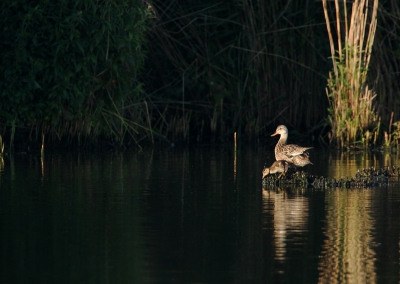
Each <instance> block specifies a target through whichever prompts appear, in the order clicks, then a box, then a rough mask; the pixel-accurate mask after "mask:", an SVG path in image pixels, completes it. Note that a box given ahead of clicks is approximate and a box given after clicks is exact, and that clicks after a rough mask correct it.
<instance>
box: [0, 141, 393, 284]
mask: <svg viewBox="0 0 400 284" xmlns="http://www.w3.org/2000/svg"><path fill="white" fill-rule="evenodd" d="M271 154H272V151H271V150H270V149H263V148H260V149H248V150H244V149H243V150H239V151H238V152H237V153H236V154H235V152H234V151H233V149H232V148H213V147H209V148H196V149H192V150H179V149H150V150H144V151H142V152H124V153H101V154H96V153H45V155H44V157H43V159H41V156H40V154H28V155H22V154H14V156H13V157H9V156H6V157H4V160H2V161H1V162H0V202H1V203H0V230H1V231H0V234H1V235H0V241H1V245H0V248H1V250H0V253H1V264H0V271H1V272H0V283H1V284H3V283H399V281H400V269H399V268H400V267H399V257H400V252H399V251H400V247H399V242H400V187H399V183H398V180H397V179H391V180H390V181H389V186H385V187H375V188H356V189H339V188H336V189H326V190H321V189H312V188H302V187H289V188H263V187H262V183H261V170H262V168H263V167H264V165H265V164H267V165H269V164H271V163H272V161H273V157H272V156H271ZM311 160H312V161H313V163H314V165H313V166H308V167H306V168H305V170H306V171H307V172H309V173H312V174H316V175H324V176H327V177H330V178H332V177H337V178H340V177H346V176H354V174H355V173H356V171H357V169H358V168H366V167H372V166H375V167H378V168H379V167H382V166H385V165H386V166H388V165H397V166H400V159H399V155H398V154H393V153H383V152H382V153H381V152H374V153H373V152H367V153H365V152H358V153H353V152H347V153H338V152H330V153H325V152H321V151H317V150H315V151H314V152H312V153H311Z"/></svg>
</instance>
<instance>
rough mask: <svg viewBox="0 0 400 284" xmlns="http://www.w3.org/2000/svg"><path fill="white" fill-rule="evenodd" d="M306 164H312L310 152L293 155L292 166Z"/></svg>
mask: <svg viewBox="0 0 400 284" xmlns="http://www.w3.org/2000/svg"><path fill="white" fill-rule="evenodd" d="M307 165H313V163H311V161H310V154H308V152H304V153H303V154H301V155H297V156H294V157H293V159H292V167H293V166H294V167H304V166H307Z"/></svg>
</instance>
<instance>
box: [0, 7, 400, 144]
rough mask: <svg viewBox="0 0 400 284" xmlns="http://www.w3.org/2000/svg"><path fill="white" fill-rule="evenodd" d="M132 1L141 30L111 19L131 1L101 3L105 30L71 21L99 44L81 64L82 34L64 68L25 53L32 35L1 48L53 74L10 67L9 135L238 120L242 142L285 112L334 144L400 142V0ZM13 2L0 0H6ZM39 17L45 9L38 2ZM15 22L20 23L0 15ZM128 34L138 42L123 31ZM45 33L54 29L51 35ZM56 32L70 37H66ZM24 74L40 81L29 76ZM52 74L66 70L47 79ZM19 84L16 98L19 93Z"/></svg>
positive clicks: (63, 139) (134, 130) (76, 136)
mask: <svg viewBox="0 0 400 284" xmlns="http://www.w3.org/2000/svg"><path fill="white" fill-rule="evenodd" d="M85 1H87V0H80V3H81V2H82V3H83V2H85ZM87 2H88V3H91V5H103V3H97V2H96V3H94V2H90V1H87ZM43 3H44V2H43ZM132 3H133V2H132ZM132 3H130V4H128V5H131V4H132ZM134 3H135V4H137V5H139V6H138V7H139V10H138V11H141V12H140V14H138V15H137V16H138V18H136V20H137V24H135V25H131V28H132V31H135V32H131V33H130V36H131V37H132V38H131V37H127V34H126V29H120V27H121V26H120V25H119V24H116V25H115V26H114V25H111V26H110V24H113V23H116V22H115V21H110V19H111V16H112V15H114V13H115V11H117V10H118V9H119V10H118V11H120V12H121V9H122V11H123V12H124V13H125V12H127V11H133V10H129V9H128V10H127V9H125V8H123V7H121V6H110V5H107V4H104V5H105V6H104V7H102V8H99V9H98V10H96V11H98V12H99V13H98V14H93V15H92V18H91V19H92V20H93V21H92V23H93V25H94V26H96V25H97V24H98V23H103V28H102V29H101V30H102V31H105V32H104V33H103V34H101V33H99V32H98V28H95V29H90V32H89V31H88V29H87V24H82V23H83V22H79V21H78V22H76V23H79V25H78V27H79V29H80V32H81V33H80V35H81V37H77V38H75V35H77V34H76V33H73V31H72V30H71V29H70V28H68V27H67V28H65V31H64V32H65V33H67V34H68V33H71V35H70V36H68V37H67V38H71V37H72V38H73V39H74V40H73V41H72V42H73V43H74V44H77V43H78V42H79V40H81V42H79V44H78V45H77V47H79V45H81V46H83V44H89V45H90V46H91V48H89V50H92V49H93V50H96V52H95V53H91V52H89V53H87V58H85V60H86V61H85V62H86V63H85V64H81V65H79V64H77V65H76V66H72V67H71V62H82V58H81V54H82V52H81V50H79V48H77V49H76V50H75V49H74V48H73V47H74V46H75V45H72V46H70V47H69V48H68V49H66V50H65V52H67V51H71V52H72V53H71V54H72V55H73V56H72V58H75V59H74V60H70V59H68V58H67V56H64V52H59V53H57V54H56V55H57V56H56V57H55V59H57V60H58V61H57V60H56V61H57V62H58V63H57V64H54V63H52V64H53V65H55V71H57V70H60V68H59V67H60V66H61V67H63V68H61V70H69V72H68V76H69V77H68V78H69V79H68V80H63V79H62V78H64V77H63V76H64V75H63V73H62V72H61V73H60V72H58V73H57V72H47V73H46V72H44V73H43V72H42V71H43V70H50V69H49V68H48V67H46V66H44V65H43V66H42V65H38V66H36V65H35V66H33V65H32V66H31V67H29V66H30V65H27V64H26V62H24V61H23V60H22V57H21V56H15V55H16V54H17V53H15V52H14V50H17V51H18V52H19V51H21V52H22V51H25V47H24V48H22V47H21V48H20V49H18V48H17V49H13V48H8V47H7V48H6V47H5V48H3V51H4V55H5V56H4V57H3V59H4V60H6V59H7V60H8V61H7V62H9V63H8V64H3V65H2V68H5V69H4V70H6V69H7V68H8V69H7V70H8V71H9V72H11V74H14V73H13V72H15V70H14V69H13V68H11V67H12V66H15V64H14V63H12V62H14V61H13V60H14V59H16V60H20V61H18V62H17V63H18V64H19V65H18V66H20V67H21V68H22V67H24V68H27V70H28V71H29V70H36V69H35V68H38V67H40V68H42V69H40V70H42V71H41V72H38V74H39V73H40V74H45V75H46V76H48V77H50V79H51V80H50V79H49V80H47V79H46V80H43V82H47V83H46V84H45V85H43V84H41V85H40V86H39V85H37V84H36V81H35V80H36V79H35V78H38V79H43V78H41V77H40V76H39V77H34V76H27V77H24V78H22V79H23V80H22V79H21V78H20V77H18V76H14V75H13V76H10V77H9V78H6V79H5V78H3V80H2V81H1V80H0V83H3V87H4V88H3V93H2V95H3V98H4V99H5V100H3V101H2V106H3V108H4V109H2V108H1V107H0V110H2V111H1V112H0V114H1V115H0V116H1V118H0V134H1V135H2V137H3V140H4V141H3V145H5V146H6V148H8V147H9V148H10V149H11V148H12V147H13V145H14V144H16V145H21V144H24V145H25V144H27V143H31V142H32V143H34V142H36V143H37V145H39V146H40V145H41V144H43V137H45V141H44V142H45V143H46V146H47V145H49V144H57V143H58V142H59V143H63V145H69V144H74V145H80V146H86V145H91V144H99V145H109V146H111V147H125V146H129V145H135V146H137V147H141V145H142V144H145V143H157V142H160V141H167V142H168V143H170V142H174V143H177V142H184V143H192V142H232V141H231V140H233V137H234V135H233V134H234V133H236V134H237V136H236V137H237V141H239V142H242V141H244V142H255V143H259V144H261V143H264V144H265V143H270V144H274V141H273V140H271V139H270V137H269V135H270V134H271V133H272V132H273V130H275V128H276V126H277V125H278V124H285V125H287V126H288V127H289V128H290V129H297V130H299V131H300V132H301V133H306V134H307V137H306V138H307V139H310V140H311V137H319V141H320V142H321V143H323V144H324V145H327V146H331V145H338V146H340V147H368V146H370V145H379V144H382V145H384V146H388V147H389V146H392V145H396V146H397V145H398V142H399V140H400V122H399V115H400V109H399V108H400V99H399V98H398V95H397V93H398V90H399V89H400V80H398V74H399V73H400V65H399V62H400V61H399V59H398V47H397V45H398V42H400V25H399V22H398V18H400V2H396V1H389V0H381V1H380V4H379V10H378V9H377V7H378V1H377V0H375V1H373V0H357V1H354V2H351V3H350V2H346V1H339V0H333V1H326V0H324V1H323V2H322V4H321V2H318V1H311V0H306V1H302V2H301V3H300V2H299V1H287V2H282V1H273V2H271V1H269V2H268V1H267V2H266V1H261V0H251V1H243V0H230V1H228V0H223V1H220V2H215V1H211V0H204V1H179V0H150V1H146V2H142V1H135V2H134ZM143 5H145V6H143ZM3 6H4V9H3V11H6V10H7V9H9V7H8V6H7V5H5V4H4V5H3ZM143 7H144V8H145V9H143ZM67 8H68V9H66V10H65V11H64V12H63V13H67V14H68V13H69V12H71V11H72V12H73V15H75V16H76V17H72V18H71V20H74V21H76V20H80V19H81V18H80V17H81V16H82V15H81V14H80V13H79V11H78V13H75V10H74V9H75V5H71V6H68V7H67ZM104 9H106V10H104ZM114 9H117V10H115V11H114ZM59 10H60V9H56V11H57V13H58V11H59ZM144 10H145V11H144ZM32 11H34V12H35V13H39V12H40V13H42V12H43V13H45V12H46V10H43V11H42V10H35V9H34V8H32ZM68 11H69V12H68ZM93 11H94V10H93ZM104 11H108V12H107V13H104ZM118 11H117V12H118ZM378 12H379V13H378ZM35 13H34V14H32V15H36V14H35ZM57 13H56V14H57ZM74 13H75V14H74ZM121 13H122V12H121ZM124 13H122V14H124ZM9 14H12V13H9ZM116 14H117V15H119V12H118V13H116ZM60 15H61V14H60ZM139 15H140V16H139ZM86 16H87V15H86ZM14 18H15V17H9V18H8V20H10V21H12V22H13V20H14ZM377 18H379V20H378V21H377V20H376V19H377ZM35 19H37V21H39V22H41V21H47V20H48V19H49V18H48V17H44V16H42V15H37V18H35ZM68 19H69V18H68ZM99 19H100V20H101V21H99ZM113 19H114V20H117V19H119V17H115V18H113ZM126 19H129V20H127V21H123V23H124V24H127V23H129V25H130V24H131V23H132V22H131V20H132V17H131V16H129V15H128V17H127V18H126ZM59 21H60V22H62V23H64V21H66V17H64V16H63V15H61V16H60V17H59ZM26 23H28V22H26ZM121 23H122V22H121ZM378 23H380V25H378ZM8 26H15V27H18V26H19V24H15V25H9V24H7V22H5V24H4V25H3V27H8ZM32 26H34V27H37V26H41V27H43V28H45V27H51V26H50V25H45V24H42V25H40V24H39V25H37V24H35V25H32ZM61 26H63V25H61ZM26 27H27V29H26V31H27V32H29V33H28V34H23V36H24V37H22V35H20V36H21V39H23V40H29V39H30V38H26V36H27V35H29V36H32V38H34V37H35V35H37V32H36V30H34V29H32V30H31V29H30V28H29V27H30V26H29V25H27V26H26ZM110 27H113V28H114V29H113V30H112V31H110V30H109V28H110ZM137 28H139V29H137ZM327 28H328V33H327ZM93 31H94V32H93ZM107 31H108V32H107ZM48 32H50V33H51V32H54V29H52V28H49V30H48ZM91 32H93V34H94V35H95V36H96V39H97V40H98V41H99V42H100V43H101V44H100V45H99V44H98V43H97V42H94V41H85V40H84V37H83V36H84V35H86V34H87V35H88V36H89V38H92V36H91V34H90V33H91ZM39 34H42V35H46V34H47V33H46V32H43V33H39ZM101 35H102V37H101ZM117 35H119V36H117ZM144 35H145V36H146V38H145V37H144ZM7 36H8V37H10V38H14V33H10V32H9V30H7V28H5V30H4V33H3V41H4V40H5V39H6V37H7ZM127 39H129V40H131V41H132V42H131V43H129V44H127ZM374 39H375V40H374ZM42 40H43V43H46V42H48V36H45V37H44V38H43V39H42ZM10 42H14V43H15V42H25V41H15V40H13V41H10ZM41 42H42V41H41ZM56 43H57V44H59V48H65V44H64V43H65V42H64V40H60V41H57V42H56ZM373 43H374V44H373ZM132 44H133V45H132ZM135 44H136V45H135ZM113 45H114V47H113V48H111V47H112V46H113ZM27 46H29V47H31V48H32V47H34V46H33V45H27ZM43 46H44V47H46V48H48V50H49V52H42V53H37V52H36V49H35V50H32V53H31V55H32V56H33V57H32V58H34V59H35V58H36V57H35V56H39V57H38V58H39V59H40V60H36V59H35V60H31V61H30V62H33V63H34V62H42V61H43V62H47V61H46V60H49V55H48V54H51V52H53V51H54V50H55V49H54V47H52V46H50V47H49V46H45V45H43ZM120 46H125V48H123V49H121V48H120ZM133 46H136V47H135V48H133ZM17 47H20V46H17ZM40 50H44V49H42V47H41V49H40ZM61 50H64V49H61ZM121 50H124V51H127V50H128V51H129V52H128V53H127V54H124V52H122V53H121V52H120V51H121ZM28 51H30V50H28ZM111 51H114V52H111ZM145 51H146V52H145ZM58 54H63V56H58ZM42 55H43V58H42V57H40V56H42ZM127 55H128V57H129V58H130V59H129V58H128V57H127ZM145 55H146V57H145ZM329 57H331V60H330V59H329ZM11 59H12V60H11ZM50 61H51V62H54V60H53V59H50ZM143 62H144V64H145V65H144V66H143V65H142V63H143ZM53 65H51V66H53ZM8 71H7V72H8ZM329 71H331V72H329ZM7 72H5V71H4V72H2V74H3V73H4V74H6V73H7ZM29 72H30V71H29ZM29 72H26V74H28V73H29ZM29 74H31V73H29ZM327 74H328V75H327ZM56 75H57V76H58V77H57V76H56ZM43 76H44V75H43ZM55 76H56V77H57V78H56V79H54V78H55ZM53 77H54V78H53ZM52 78H53V79H52ZM10 80H11V81H10ZM26 80H28V82H30V83H29V84H28V86H30V88H31V89H28V90H27V88H26V84H25V83H23V82H25V81H26ZM53 81H54V82H56V84H53V83H48V82H53ZM327 81H328V86H326V83H327ZM39 83H40V82H39ZM66 83H68V85H66ZM54 85H56V87H57V88H55V87H54ZM40 87H41V88H40ZM46 90H48V91H46ZM61 93H62V94H63V95H64V99H63V100H61V99H60V94H61ZM50 94H51V96H50ZM377 94H379V96H377ZM14 95H15V96H16V97H17V98H19V99H20V101H18V99H15V100H14V99H13V100H11V99H10V98H14ZM46 96H48V97H46ZM50 98H51V99H54V101H51V100H50ZM35 102H40V103H41V104H40V105H39V104H38V105H34V103H35ZM49 102H53V103H52V104H49ZM7 104H8V107H6V106H7ZM22 106H23V107H22ZM43 106H45V107H43ZM327 133H328V134H327ZM27 137H28V139H26V138H27ZM21 141H22V143H21ZM309 142H311V141H309ZM8 145H9V146H8Z"/></svg>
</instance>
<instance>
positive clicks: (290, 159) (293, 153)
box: [262, 125, 313, 178]
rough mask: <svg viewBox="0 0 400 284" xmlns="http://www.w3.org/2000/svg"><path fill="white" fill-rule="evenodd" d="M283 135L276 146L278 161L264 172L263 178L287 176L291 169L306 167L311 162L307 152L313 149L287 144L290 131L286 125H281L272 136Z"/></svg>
mask: <svg viewBox="0 0 400 284" xmlns="http://www.w3.org/2000/svg"><path fill="white" fill-rule="evenodd" d="M278 134H279V135H281V137H280V138H279V141H278V143H277V144H276V146H275V159H276V161H275V162H274V163H273V164H272V165H271V166H270V167H269V168H264V169H263V171H262V178H264V177H265V176H267V175H269V174H275V173H281V174H280V175H279V176H278V178H280V177H281V176H282V175H283V174H285V173H286V172H287V171H288V169H289V168H290V167H304V166H306V165H308V164H311V165H312V163H311V162H310V159H309V155H308V153H307V152H306V151H307V150H309V149H311V148H313V147H301V146H298V145H295V144H286V142H287V138H288V129H287V127H286V126H285V125H279V126H278V127H277V128H276V131H275V133H273V134H272V135H271V136H275V135H278Z"/></svg>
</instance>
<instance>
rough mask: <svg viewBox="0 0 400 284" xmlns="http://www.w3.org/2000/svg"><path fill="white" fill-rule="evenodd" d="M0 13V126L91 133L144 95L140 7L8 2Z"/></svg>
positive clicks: (80, 1) (80, 0)
mask: <svg viewBox="0 0 400 284" xmlns="http://www.w3.org/2000/svg"><path fill="white" fill-rule="evenodd" d="M0 13H1V14H0V15H1V17H0V26H1V32H0V44H1V48H0V53H1V59H2V64H1V65H0V74H1V75H0V100H1V105H0V122H1V124H2V125H3V126H10V125H12V126H17V127H21V126H24V127H30V126H34V128H35V130H36V131H39V132H46V131H45V130H44V129H43V128H45V127H47V128H52V129H53V130H61V128H68V129H66V131H65V129H64V131H65V132H70V133H71V132H80V133H81V134H84V133H83V132H86V134H89V133H91V132H93V131H94V129H95V127H98V128H100V129H101V128H102V127H106V125H107V123H109V122H107V123H106V122H104V113H105V111H108V113H109V112H110V111H111V112H115V109H114V108H115V106H117V105H119V104H121V102H122V101H123V99H124V98H126V97H129V96H132V93H133V92H135V91H139V89H140V86H139V88H138V83H137V80H136V76H137V73H138V72H139V70H141V68H142V65H143V60H144V53H143V51H142V45H143V41H144V31H145V25H144V23H145V10H144V8H143V7H142V6H141V1H135V0H127V1H94V0H74V1H61V0H55V1H53V0H52V1H50V0H35V1H31V0H29V1H27V0H13V1H11V0H7V1H2V2H1V4H0ZM71 122H73V123H72V124H74V125H80V127H77V126H75V128H76V129H72V127H71V126H70V125H72V124H71ZM84 122H85V123H84ZM84 124H85V125H84ZM79 128H80V129H79ZM83 129H85V131H83ZM3 131H4V128H3ZM100 132H101V131H100ZM46 134H47V133H46Z"/></svg>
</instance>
